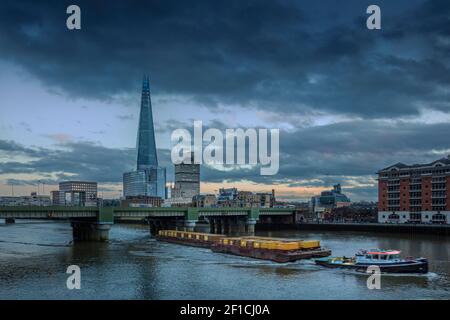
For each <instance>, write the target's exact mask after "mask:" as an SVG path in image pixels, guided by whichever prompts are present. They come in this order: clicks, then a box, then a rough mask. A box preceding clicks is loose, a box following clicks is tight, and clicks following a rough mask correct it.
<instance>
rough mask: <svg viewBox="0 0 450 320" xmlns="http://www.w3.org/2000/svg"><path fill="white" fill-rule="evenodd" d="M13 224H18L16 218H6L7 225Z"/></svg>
mask: <svg viewBox="0 0 450 320" xmlns="http://www.w3.org/2000/svg"><path fill="white" fill-rule="evenodd" d="M11 223H16V219H14V218H6V219H5V224H11Z"/></svg>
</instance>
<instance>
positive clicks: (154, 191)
mask: <svg viewBox="0 0 450 320" xmlns="http://www.w3.org/2000/svg"><path fill="white" fill-rule="evenodd" d="M123 195H124V196H125V197H134V196H151V197H161V198H162V199H165V198H166V169H165V168H162V167H160V166H158V157H157V152H156V143H155V130H154V127H153V114H152V103H151V99H150V84H149V79H148V77H147V76H145V77H144V81H143V84H142V96H141V110H140V115H139V128H138V134H137V163H136V171H131V172H126V173H124V174H123Z"/></svg>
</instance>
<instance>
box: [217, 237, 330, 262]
mask: <svg viewBox="0 0 450 320" xmlns="http://www.w3.org/2000/svg"><path fill="white" fill-rule="evenodd" d="M211 250H212V251H214V252H219V253H227V254H233V255H238V256H244V257H250V258H255V259H263V260H271V261H274V262H280V263H283V262H292V261H296V260H300V259H310V258H318V257H327V256H329V255H331V250H328V249H325V248H322V247H321V246H320V241H318V240H296V239H284V238H269V237H235V238H222V239H220V240H219V241H217V242H214V243H213V244H212V245H211Z"/></svg>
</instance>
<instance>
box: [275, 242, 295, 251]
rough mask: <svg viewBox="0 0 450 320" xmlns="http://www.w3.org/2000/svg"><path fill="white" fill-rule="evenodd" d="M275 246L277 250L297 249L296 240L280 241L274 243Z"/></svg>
mask: <svg viewBox="0 0 450 320" xmlns="http://www.w3.org/2000/svg"><path fill="white" fill-rule="evenodd" d="M276 248H277V249H278V250H285V251H288V250H298V249H299V243H298V242H280V243H277V244H276Z"/></svg>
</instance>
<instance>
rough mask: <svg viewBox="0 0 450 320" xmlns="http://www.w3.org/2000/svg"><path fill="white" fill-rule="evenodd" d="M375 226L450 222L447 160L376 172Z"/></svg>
mask: <svg viewBox="0 0 450 320" xmlns="http://www.w3.org/2000/svg"><path fill="white" fill-rule="evenodd" d="M378 222H381V223H446V224H448V223H449V222H450V156H448V157H447V158H442V159H439V160H436V161H434V162H431V163H426V164H414V165H406V164H403V163H397V164H394V165H392V166H390V167H387V168H384V169H381V170H380V171H379V172H378Z"/></svg>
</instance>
